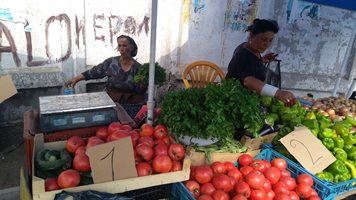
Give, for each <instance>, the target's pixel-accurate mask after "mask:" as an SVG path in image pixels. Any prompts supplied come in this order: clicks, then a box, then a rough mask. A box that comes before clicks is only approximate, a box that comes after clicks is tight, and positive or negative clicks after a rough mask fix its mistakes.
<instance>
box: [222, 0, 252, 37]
mask: <svg viewBox="0 0 356 200" xmlns="http://www.w3.org/2000/svg"><path fill="white" fill-rule="evenodd" d="M226 7H227V8H226V11H225V19H224V28H225V29H230V30H231V31H245V30H246V28H247V26H248V25H249V24H251V23H252V21H253V19H254V18H255V17H256V10H257V4H256V0H238V1H232V0H228V1H227V6H226Z"/></svg>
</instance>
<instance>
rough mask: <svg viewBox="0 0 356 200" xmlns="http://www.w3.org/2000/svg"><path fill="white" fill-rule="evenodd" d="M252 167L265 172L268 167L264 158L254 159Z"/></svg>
mask: <svg viewBox="0 0 356 200" xmlns="http://www.w3.org/2000/svg"><path fill="white" fill-rule="evenodd" d="M249 166H250V167H252V168H253V169H254V170H258V171H260V172H262V173H263V172H265V171H266V169H267V167H266V165H265V161H264V160H259V159H257V160H253V161H252V162H251V163H250V164H249Z"/></svg>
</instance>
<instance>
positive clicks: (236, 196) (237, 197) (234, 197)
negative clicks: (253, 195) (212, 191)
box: [231, 194, 247, 200]
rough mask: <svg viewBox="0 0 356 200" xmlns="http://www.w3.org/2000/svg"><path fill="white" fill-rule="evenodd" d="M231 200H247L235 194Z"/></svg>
mask: <svg viewBox="0 0 356 200" xmlns="http://www.w3.org/2000/svg"><path fill="white" fill-rule="evenodd" d="M231 200H247V198H246V197H245V196H244V195H242V194H237V195H235V196H233V197H232V199H231Z"/></svg>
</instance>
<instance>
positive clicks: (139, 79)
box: [134, 62, 166, 86]
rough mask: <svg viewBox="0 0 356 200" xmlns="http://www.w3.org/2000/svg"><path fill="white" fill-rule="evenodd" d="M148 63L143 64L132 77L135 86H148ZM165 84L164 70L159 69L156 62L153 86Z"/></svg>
mask: <svg viewBox="0 0 356 200" xmlns="http://www.w3.org/2000/svg"><path fill="white" fill-rule="evenodd" d="M149 68H150V64H149V63H144V64H143V65H142V66H141V67H140V68H139V70H138V72H137V74H136V75H135V77H134V81H135V83H136V84H144V85H148V79H149V71H150V70H149ZM164 82H166V70H165V69H164V68H163V67H161V66H160V65H159V64H158V62H156V63H155V85H158V86H162V85H163V84H164Z"/></svg>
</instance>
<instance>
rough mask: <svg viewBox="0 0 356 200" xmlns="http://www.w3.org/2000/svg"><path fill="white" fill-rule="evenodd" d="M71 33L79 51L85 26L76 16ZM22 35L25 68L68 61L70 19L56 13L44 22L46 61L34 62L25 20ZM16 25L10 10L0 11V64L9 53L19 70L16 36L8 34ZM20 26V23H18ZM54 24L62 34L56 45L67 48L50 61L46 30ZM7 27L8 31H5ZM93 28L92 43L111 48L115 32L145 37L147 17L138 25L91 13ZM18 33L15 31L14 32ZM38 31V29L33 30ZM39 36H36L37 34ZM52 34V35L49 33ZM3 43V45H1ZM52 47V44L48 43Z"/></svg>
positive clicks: (83, 39) (70, 37)
mask: <svg viewBox="0 0 356 200" xmlns="http://www.w3.org/2000/svg"><path fill="white" fill-rule="evenodd" d="M74 18H75V20H74V21H75V22H74V23H75V31H74V37H75V41H74V42H75V46H76V47H77V48H78V49H79V47H80V44H81V43H80V41H82V44H83V45H85V35H86V34H85V32H84V30H85V27H84V20H80V19H78V16H77V15H75V17H74ZM24 21H25V23H24V35H25V38H26V52H27V62H26V66H28V67H33V66H43V65H46V64H49V63H59V62H63V61H65V60H67V59H68V58H70V56H71V54H72V36H73V33H72V30H71V27H72V26H71V23H72V22H71V19H70V17H69V16H68V15H67V14H64V13H63V14H59V15H56V16H51V17H49V18H48V19H47V20H46V23H45V30H44V32H45V38H44V41H45V42H44V47H41V48H44V49H45V53H46V56H47V58H45V59H42V60H34V55H33V54H34V52H33V45H34V44H33V42H32V41H33V39H32V38H33V36H34V35H35V36H36V32H34V31H32V29H31V26H30V22H28V21H27V20H24ZM18 23H19V22H15V21H13V19H12V16H11V13H10V10H8V9H0V62H1V58H2V57H1V55H2V54H3V53H10V54H11V55H12V59H13V60H14V63H15V65H16V67H21V66H22V61H21V59H20V58H19V55H18V52H17V51H18V49H17V45H16V40H15V38H14V35H18V34H19V33H15V32H12V31H11V29H10V28H11V27H13V24H18ZM21 23H22V22H21ZM104 23H109V24H108V26H104ZM54 24H57V25H59V27H61V29H63V31H64V32H65V34H66V40H65V41H61V42H62V43H66V44H62V45H59V47H57V48H60V46H65V47H66V48H67V49H66V50H64V51H63V50H62V49H61V52H64V55H61V56H60V57H59V58H56V59H55V60H53V59H52V58H53V51H54V49H53V48H55V47H52V46H51V42H53V41H50V40H51V39H50V38H51V37H50V34H51V32H50V31H49V29H50V27H51V26H52V25H54ZM9 27H10V28H9ZM105 27H109V30H107V29H106V28H105ZM93 29H94V40H95V41H100V42H104V43H105V42H106V41H107V40H109V42H110V43H111V45H114V36H115V35H116V34H117V33H120V32H123V33H125V34H130V35H140V34H142V33H143V32H144V33H145V34H146V35H148V32H149V17H147V16H144V17H143V19H142V20H140V21H139V22H138V21H137V20H136V19H134V18H133V17H132V16H128V17H126V19H122V18H121V17H120V16H118V15H110V16H108V17H106V16H105V15H104V14H94V16H93ZM17 30H18V29H17ZM37 30H38V29H37ZM107 31H108V32H109V34H108V35H109V38H106V37H105V35H106V34H104V33H105V32H107ZM38 34H39V33H38ZM52 34H53V33H52ZM5 40H6V41H7V43H5ZM52 44H53V43H52Z"/></svg>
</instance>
